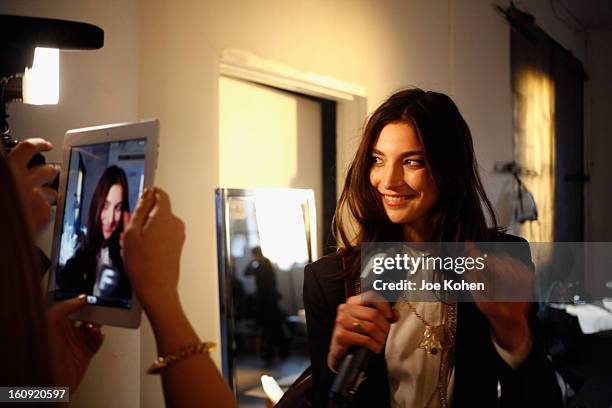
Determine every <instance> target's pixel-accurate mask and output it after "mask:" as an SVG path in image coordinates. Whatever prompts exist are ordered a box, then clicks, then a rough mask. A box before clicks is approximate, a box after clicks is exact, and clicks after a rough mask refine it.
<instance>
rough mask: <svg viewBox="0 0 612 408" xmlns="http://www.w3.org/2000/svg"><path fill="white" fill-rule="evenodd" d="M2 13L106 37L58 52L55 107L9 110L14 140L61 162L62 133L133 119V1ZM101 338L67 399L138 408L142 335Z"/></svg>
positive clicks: (4, 5) (7, 8) (9, 4)
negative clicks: (38, 142) (37, 142)
mask: <svg viewBox="0 0 612 408" xmlns="http://www.w3.org/2000/svg"><path fill="white" fill-rule="evenodd" d="M0 12H1V13H6V14H21V15H31V16H40V17H51V18H61V19H68V20H76V21H82V22H88V23H93V24H96V25H98V26H99V27H102V28H103V29H104V31H105V43H104V48H103V49H101V50H96V51H86V52H62V53H60V102H59V104H58V105H55V106H28V105H22V104H12V105H11V106H10V108H9V113H10V114H11V118H9V123H10V125H11V129H12V132H11V133H12V134H13V135H14V136H16V137H18V138H27V137H44V138H46V139H48V140H50V141H51V142H53V144H54V145H55V150H54V151H53V152H51V153H49V154H46V156H47V158H48V160H50V161H60V160H61V146H62V140H63V136H64V133H65V132H66V130H68V129H72V128H76V127H82V126H90V125H93V124H102V123H112V122H125V121H130V120H135V119H137V118H138V91H137V86H138V37H137V35H138V26H137V22H138V17H137V16H138V14H137V13H138V6H137V2H136V1H135V0H110V1H104V2H100V1H93V0H89V1H83V0H62V1H44V0H39V1H35V0H20V1H2V2H1V3H0ZM51 229H52V228H49V230H51ZM50 242H51V241H50V233H48V234H47V235H46V236H45V237H43V239H42V242H41V246H42V247H43V249H45V250H46V251H47V252H49V247H50ZM103 332H104V334H105V337H106V338H105V341H104V345H103V346H102V349H101V350H100V351H99V353H98V355H97V356H96V358H95V359H94V360H93V362H92V364H91V366H90V369H89V370H88V372H87V374H86V376H85V379H84V380H83V383H82V384H81V386H80V388H79V390H78V391H77V393H76V394H75V395H71V400H72V401H73V406H75V407H88V408H89V407H100V408H102V407H109V406H116V407H135V406H138V405H139V404H140V387H139V379H140V370H139V361H140V331H139V330H125V329H115V328H111V327H104V328H103ZM147 358H151V357H147Z"/></svg>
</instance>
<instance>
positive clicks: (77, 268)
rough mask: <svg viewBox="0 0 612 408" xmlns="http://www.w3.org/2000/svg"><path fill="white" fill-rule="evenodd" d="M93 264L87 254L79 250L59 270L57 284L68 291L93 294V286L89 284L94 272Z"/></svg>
mask: <svg viewBox="0 0 612 408" xmlns="http://www.w3.org/2000/svg"><path fill="white" fill-rule="evenodd" d="M94 262H95V260H94ZM91 264H92V262H91V261H90V259H88V257H87V256H86V255H84V254H82V253H80V252H77V254H76V255H75V256H74V257H72V258H70V259H69V260H68V262H66V265H65V266H64V268H62V270H61V271H58V273H57V277H56V283H57V286H58V287H59V288H60V289H61V290H64V291H67V292H73V293H76V294H81V293H85V294H91V287H90V285H88V283H89V280H90V275H91V274H92V265H91Z"/></svg>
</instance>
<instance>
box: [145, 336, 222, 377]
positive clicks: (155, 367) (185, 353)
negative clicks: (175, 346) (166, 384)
mask: <svg viewBox="0 0 612 408" xmlns="http://www.w3.org/2000/svg"><path fill="white" fill-rule="evenodd" d="M216 346H217V345H216V344H215V343H213V342H203V343H196V344H190V345H188V346H185V347H183V348H182V349H180V350H178V351H176V352H174V353H172V354H168V355H167V356H164V357H157V360H155V361H154V362H153V364H152V365H151V367H149V369H148V370H147V374H161V373H162V372H163V371H164V370H165V369H166V368H168V366H171V365H172V364H174V363H176V362H177V361H180V360H183V359H185V358H187V357H191V356H193V355H196V354H201V353H204V352H206V353H210V352H211V351H213V350H214V349H215V347H216Z"/></svg>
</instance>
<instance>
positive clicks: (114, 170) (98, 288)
mask: <svg viewBox="0 0 612 408" xmlns="http://www.w3.org/2000/svg"><path fill="white" fill-rule="evenodd" d="M128 197H129V186H128V181H127V177H126V175H125V171H124V170H123V169H122V168H120V167H118V166H115V165H113V166H109V167H108V168H107V169H106V170H104V173H102V176H101V177H100V179H99V180H98V183H97V185H96V188H95V190H94V193H93V196H92V199H91V203H90V205H89V213H88V217H87V235H86V236H85V240H84V243H83V245H82V247H81V248H79V249H78V250H77V253H76V254H75V255H74V257H73V258H71V259H69V260H68V262H67V263H66V266H65V267H64V269H63V270H62V271H61V273H58V278H57V284H58V286H59V288H61V289H62V290H65V291H69V292H73V293H85V294H88V295H93V296H96V297H102V298H106V299H111V298H119V299H129V298H130V296H131V291H132V288H131V287H130V283H129V281H128V279H127V276H126V275H125V271H124V267H123V260H122V258H121V252H122V248H121V245H122V240H123V231H124V227H125V225H126V224H127V220H129V214H130V208H129V205H130V204H129V198H128Z"/></svg>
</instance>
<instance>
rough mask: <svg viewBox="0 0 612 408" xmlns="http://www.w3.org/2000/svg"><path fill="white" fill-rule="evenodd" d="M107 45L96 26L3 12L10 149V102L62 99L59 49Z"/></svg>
mask: <svg viewBox="0 0 612 408" xmlns="http://www.w3.org/2000/svg"><path fill="white" fill-rule="evenodd" d="M103 45H104V31H103V30H102V29H101V28H100V27H97V26H95V25H92V24H87V23H80V22H76V21H66V20H55V19H49V18H39V17H25V16H13V15H0V131H1V132H2V139H3V142H4V145H5V147H6V148H8V149H10V148H11V147H12V145H14V144H15V143H16V141H15V140H13V139H12V138H11V137H10V136H9V135H8V131H9V125H8V122H7V117H8V115H7V114H6V105H7V104H8V103H9V102H23V103H28V104H34V105H49V104H57V103H58V101H59V50H60V49H61V50H90V49H98V48H101V47H102V46H103Z"/></svg>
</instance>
